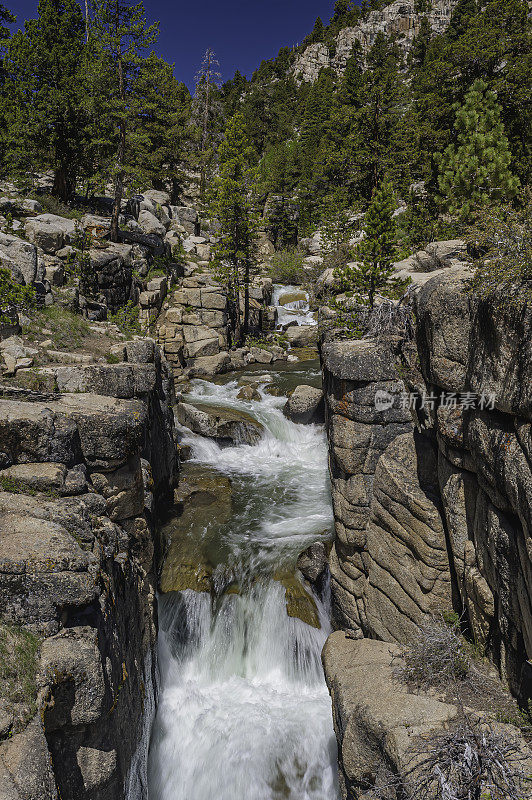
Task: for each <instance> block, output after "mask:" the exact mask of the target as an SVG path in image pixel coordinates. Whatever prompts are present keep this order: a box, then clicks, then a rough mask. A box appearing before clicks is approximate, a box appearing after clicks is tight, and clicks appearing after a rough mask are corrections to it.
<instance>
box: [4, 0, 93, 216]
mask: <svg viewBox="0 0 532 800" xmlns="http://www.w3.org/2000/svg"><path fill="white" fill-rule="evenodd" d="M85 57H86V44H85V23H84V20H83V15H82V13H81V9H80V7H79V5H78V4H77V3H76V2H75V0H40V2H39V6H38V18H37V19H32V20H27V21H26V23H25V26H24V31H19V32H18V33H16V34H15V35H14V36H13V38H12V39H11V40H10V41H9V43H8V46H7V54H6V57H5V61H4V65H5V70H6V72H7V75H6V78H5V85H4V92H5V97H6V100H7V124H8V156H7V157H8V159H9V161H10V163H11V165H12V168H13V169H14V170H15V172H18V173H21V174H23V175H24V176H25V175H26V174H27V172H28V166H31V165H33V170H34V171H35V170H37V169H41V170H45V169H51V170H53V172H54V184H53V190H52V191H53V193H54V194H55V195H57V196H58V197H60V198H61V199H63V200H67V199H69V198H70V197H71V196H72V195H73V193H74V191H75V186H76V178H77V174H78V170H79V168H80V164H81V162H82V160H83V158H84V146H83V145H84V142H83V135H82V133H83V128H84V125H85V122H86V114H85V111H84V108H83V105H84V94H85V84H84V73H83V67H84V60H85Z"/></svg>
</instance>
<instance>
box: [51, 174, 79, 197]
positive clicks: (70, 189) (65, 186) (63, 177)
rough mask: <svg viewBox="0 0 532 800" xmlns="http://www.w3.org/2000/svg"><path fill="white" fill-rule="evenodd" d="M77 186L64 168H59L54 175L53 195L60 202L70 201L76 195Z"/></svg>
mask: <svg viewBox="0 0 532 800" xmlns="http://www.w3.org/2000/svg"><path fill="white" fill-rule="evenodd" d="M75 189H76V184H75V183H74V181H73V180H72V177H71V176H70V175H69V172H68V169H67V168H66V167H64V166H61V167H58V168H57V169H56V170H55V173H54V185H53V187H52V194H53V195H54V196H55V197H59V199H60V200H70V199H71V198H72V196H73V195H74V192H75Z"/></svg>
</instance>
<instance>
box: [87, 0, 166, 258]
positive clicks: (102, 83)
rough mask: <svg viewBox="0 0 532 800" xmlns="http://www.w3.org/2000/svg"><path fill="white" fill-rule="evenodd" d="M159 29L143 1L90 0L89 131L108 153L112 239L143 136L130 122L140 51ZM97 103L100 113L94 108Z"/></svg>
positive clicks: (115, 236)
mask: <svg viewBox="0 0 532 800" xmlns="http://www.w3.org/2000/svg"><path fill="white" fill-rule="evenodd" d="M158 33H159V30H158V24H155V25H148V23H147V21H146V13H145V10H144V4H143V3H142V2H139V3H136V4H135V5H130V4H129V2H128V0H95V2H94V8H93V18H92V24H91V28H90V37H89V39H90V41H91V43H92V45H93V47H94V48H95V50H96V53H97V58H95V59H94V63H93V70H92V76H91V77H92V97H93V100H94V102H95V107H94V108H93V119H94V122H95V130H94V136H95V139H99V140H100V147H101V153H102V155H106V156H107V158H106V160H105V162H104V171H105V173H106V177H107V178H108V179H110V180H111V181H112V182H113V183H114V201H113V214H112V219H111V239H112V241H115V242H116V241H118V238H119V233H118V221H119V215H120V208H121V205H122V198H123V195H124V188H125V186H126V184H127V183H128V181H129V180H131V179H133V178H134V177H135V175H138V167H137V164H136V163H135V138H136V137H138V136H139V135H140V136H142V137H143V136H144V131H142V130H139V128H137V127H135V120H136V119H138V115H139V100H141V98H139V95H138V78H139V70H140V65H141V62H142V55H143V52H144V51H145V50H146V48H147V47H149V46H150V45H151V44H153V43H154V42H155V41H156V39H157V36H158ZM98 106H99V111H100V114H97V113H96V114H95V113H94V112H95V110H96V111H97V110H98ZM100 126H101V127H102V129H103V131H102V133H103V136H102V135H101V133H100V130H99V127H100ZM139 144H140V142H139Z"/></svg>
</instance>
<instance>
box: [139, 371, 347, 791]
mask: <svg viewBox="0 0 532 800" xmlns="http://www.w3.org/2000/svg"><path fill="white" fill-rule="evenodd" d="M262 374H263V377H260V376H259V380H260V381H261V383H260V388H259V392H260V396H261V400H260V401H259V400H255V401H242V400H238V399H237V394H238V392H239V390H240V388H241V387H240V386H239V385H238V384H237V381H236V380H234V379H230V380H229V381H228V382H226V383H225V384H222V385H220V384H214V383H208V382H205V381H194V382H193V385H192V391H191V393H190V394H189V395H187V402H188V401H192V402H194V403H195V404H201V403H202V402H208V403H209V404H210V405H212V404H216V405H219V406H224V407H229V408H234V409H237V410H240V411H245V412H247V413H248V414H250V415H252V416H253V417H254V418H255V419H256V420H257V421H258V422H260V423H261V424H262V426H263V429H264V430H263V434H262V438H261V439H260V441H259V442H258V443H257V444H255V445H253V446H250V445H238V446H233V447H224V448H222V447H220V446H218V445H217V444H216V443H215V442H214V441H212V440H209V439H204V438H202V437H200V436H197V435H195V434H192V433H190V432H188V433H187V432H184V439H183V442H182V444H186V445H190V447H191V450H192V461H191V464H190V465H189V469H190V467H191V466H192V468H193V467H194V465H195V466H196V467H198V466H199V465H202V466H203V467H204V468H205V469H206V470H212V475H213V476H214V477H215V478H216V476H219V478H220V477H221V478H222V479H223V480H226V481H227V479H229V480H230V482H231V501H230V503H231V504H230V513H229V512H227V511H226V513H225V515H224V514H223V513H221V512H219V513H216V512H214V513H212V512H211V514H212V516H209V514H206V515H205V514H203V515H200V516H199V518H197V519H194V520H191V521H190V524H189V523H188V521H186V520H185V523H183V520H181V523H180V528H179V526H178V523H179V520H172V519H170V520H169V522H168V523H167V526H169V530H170V533H171V534H172V535H173V536H175V537H178V536H179V537H180V541H181V542H184V543H185V547H186V548H188V550H189V551H193V552H194V553H196V554H197V555H198V558H201V559H204V560H208V562H209V563H210V565H211V566H212V569H213V575H212V583H213V586H214V587H215V590H214V591H212V592H211V593H210V594H209V593H207V592H197V591H193V590H191V589H186V590H185V591H181V592H169V593H167V594H165V595H163V596H162V597H161V598H160V629H161V630H160V636H159V663H160V676H161V680H160V694H159V701H158V710H157V715H156V719H155V723H154V726H153V733H152V741H151V748H150V757H149V787H150V790H149V798H150V800H335V799H336V798H337V797H338V788H337V775H336V742H335V737H334V733H333V726H332V714H331V701H330V698H329V695H328V691H327V688H326V685H325V680H324V676H323V671H322V666H321V650H322V647H323V644H324V642H325V639H326V637H327V635H328V633H329V632H330V628H329V621H328V608H327V605H328V603H327V590H326V589H325V591H324V592H323V594H322V596H321V597H315V598H314V600H315V605H314V608H315V609H316V611H317V615H318V618H319V622H316V621H315V622H314V624H307V623H306V622H303V621H302V620H301V619H298V618H297V617H295V616H289V615H288V613H287V603H286V600H285V587H286V586H288V585H289V584H288V583H287V580H288V581H289V582H290V581H292V582H293V581H294V577H293V576H294V574H295V564H296V560H297V556H298V555H299V553H301V552H302V551H303V550H304V549H305V548H306V547H308V546H309V545H310V544H312V543H313V542H315V541H318V540H320V539H322V540H328V539H330V538H331V530H332V509H331V501H330V492H329V487H328V474H327V448H326V440H325V434H324V430H323V428H322V426H317V425H308V426H303V425H295V424H294V423H292V422H290V421H289V420H287V419H286V418H285V417H284V416H283V413H282V407H283V405H284V403H285V401H286V397H283V396H272V395H271V394H268V393H267V392H266V391H265V388H266V384H267V383H269V382H272V381H273V382H274V383H275V384H276V385H277V387H278V391H286V389H287V387H288V386H293V385H297V384H298V383H316V381H318V380H319V372H318V364H317V363H314V362H311V363H301V364H296V365H290V366H285V367H283V368H282V369H281V370H280V371H278V370H275V369H274V370H270V372H269V375H268V377H267V376H264V369H263V370H262ZM255 377H257V376H255ZM172 526H174V527H172ZM167 530H168V528H167ZM287 576H290V577H287ZM296 580H297V579H296ZM308 590H309V587H308V586H307V591H308ZM287 596H288V595H287ZM316 624H318V625H319V626H320V627H316Z"/></svg>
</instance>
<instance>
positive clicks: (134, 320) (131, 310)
mask: <svg viewBox="0 0 532 800" xmlns="http://www.w3.org/2000/svg"><path fill="white" fill-rule="evenodd" d="M109 319H110V321H111V322H113V323H114V324H115V325H116V326H117V328H118V329H119V330H120V331H121V332H122V333H123V334H124V335H125V336H135V335H138V334H140V333H141V332H142V331H141V328H140V322H139V308H138V306H136V305H135V304H134V303H133V302H132V301H131V300H130V301H129V302H128V303H127V305H125V306H122V307H121V308H119V309H118V311H117V312H116V314H111V315H110V317H109Z"/></svg>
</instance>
